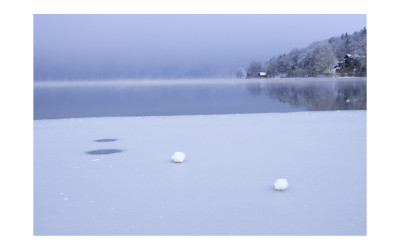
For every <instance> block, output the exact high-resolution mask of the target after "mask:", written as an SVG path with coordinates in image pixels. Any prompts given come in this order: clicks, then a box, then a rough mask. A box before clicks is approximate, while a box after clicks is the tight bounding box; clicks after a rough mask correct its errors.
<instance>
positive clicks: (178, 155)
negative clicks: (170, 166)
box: [171, 152, 186, 163]
mask: <svg viewBox="0 0 400 250" xmlns="http://www.w3.org/2000/svg"><path fill="white" fill-rule="evenodd" d="M185 157H186V155H185V154H184V153H182V152H175V153H174V154H173V155H172V157H171V159H172V161H173V162H175V163H182V162H183V161H184V160H185Z"/></svg>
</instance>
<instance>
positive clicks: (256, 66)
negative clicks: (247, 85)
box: [247, 61, 263, 77]
mask: <svg viewBox="0 0 400 250" xmlns="http://www.w3.org/2000/svg"><path fill="white" fill-rule="evenodd" d="M261 71H263V68H262V66H261V63H260V62H257V61H252V62H251V63H250V66H249V68H248V69H247V76H249V77H255V76H257V75H258V72H261Z"/></svg>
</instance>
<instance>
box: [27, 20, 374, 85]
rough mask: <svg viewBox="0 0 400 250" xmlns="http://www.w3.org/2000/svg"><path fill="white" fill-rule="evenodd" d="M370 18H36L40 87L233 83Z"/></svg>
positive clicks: (36, 75) (36, 66)
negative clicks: (259, 65)
mask: <svg viewBox="0 0 400 250" xmlns="http://www.w3.org/2000/svg"><path fill="white" fill-rule="evenodd" d="M365 26H366V15H34V79H35V81H49V80H66V81H71V80H104V79H132V78H134V79H143V78H150V79H163V78H164V79H165V78H167V79H171V78H173V79H175V78H210V77H211V78H215V77H223V78H224V77H232V76H233V75H234V73H235V70H236V69H238V68H239V67H244V68H247V67H248V66H249V64H250V62H251V61H252V60H257V61H260V62H265V61H267V60H268V59H269V58H270V57H272V56H276V55H279V54H282V53H287V52H289V51H290V50H292V49H294V48H301V47H306V46H308V45H309V44H310V43H312V42H314V41H318V40H323V39H328V38H329V37H332V36H340V35H341V34H342V33H345V32H348V33H352V32H354V31H358V30H360V29H361V28H363V27H365Z"/></svg>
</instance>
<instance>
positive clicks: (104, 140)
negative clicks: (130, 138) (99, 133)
mask: <svg viewBox="0 0 400 250" xmlns="http://www.w3.org/2000/svg"><path fill="white" fill-rule="evenodd" d="M116 140H117V139H98V140H94V141H95V142H110V141H116Z"/></svg>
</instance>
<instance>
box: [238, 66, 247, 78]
mask: <svg viewBox="0 0 400 250" xmlns="http://www.w3.org/2000/svg"><path fill="white" fill-rule="evenodd" d="M244 77H246V70H244V68H243V67H240V68H238V69H237V70H236V78H239V79H240V78H244Z"/></svg>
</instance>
